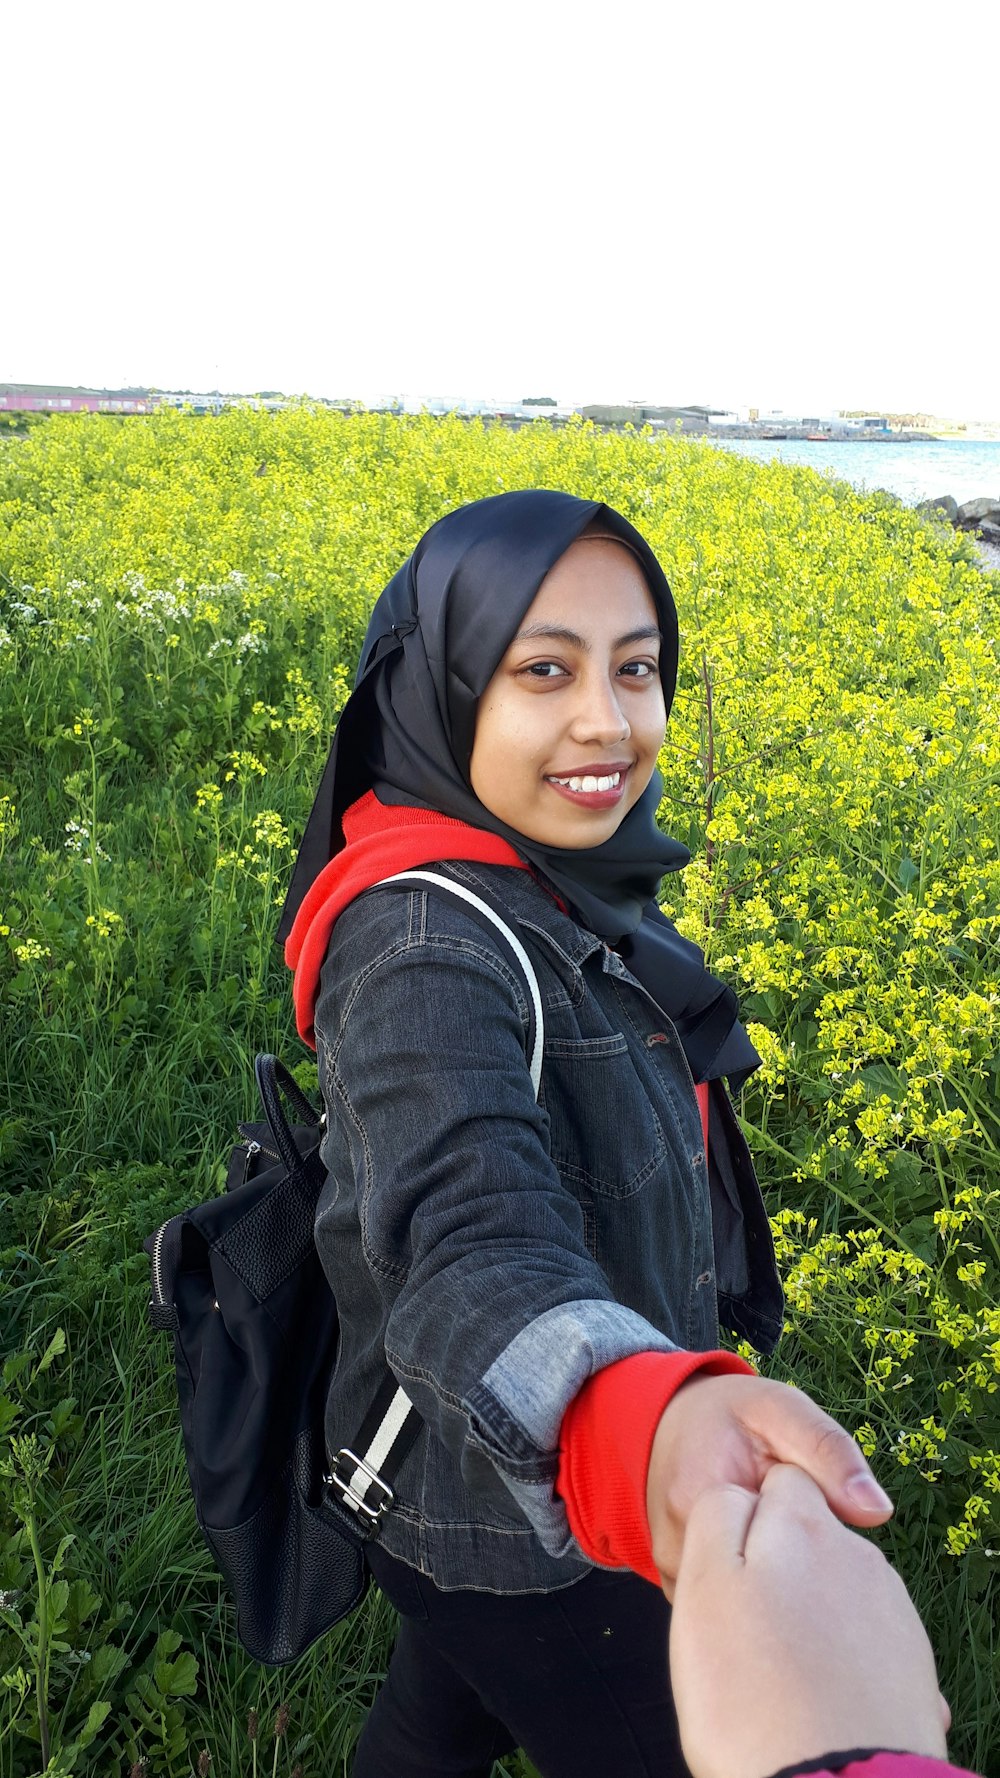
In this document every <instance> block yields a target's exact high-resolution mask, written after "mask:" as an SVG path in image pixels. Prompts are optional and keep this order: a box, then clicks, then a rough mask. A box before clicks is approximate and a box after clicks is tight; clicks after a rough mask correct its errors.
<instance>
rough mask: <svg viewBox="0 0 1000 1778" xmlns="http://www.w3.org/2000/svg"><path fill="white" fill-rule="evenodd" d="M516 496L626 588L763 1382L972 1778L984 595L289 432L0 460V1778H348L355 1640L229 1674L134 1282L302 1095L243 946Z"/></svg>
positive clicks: (223, 1615)
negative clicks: (664, 622) (469, 508)
mask: <svg viewBox="0 0 1000 1778" xmlns="http://www.w3.org/2000/svg"><path fill="white" fill-rule="evenodd" d="M524 486H547V487H561V488H566V489H569V490H571V491H573V492H575V493H581V494H586V495H593V496H596V497H598V498H602V499H605V500H607V501H608V502H609V503H610V504H612V505H613V506H615V507H617V508H618V509H619V510H620V511H622V512H623V513H625V514H626V516H627V517H628V518H630V519H631V520H632V521H633V523H635V524H636V525H637V526H638V527H639V528H640V529H641V530H642V531H643V533H644V534H645V535H646V536H647V537H648V538H649V540H650V542H651V544H652V545H653V547H654V549H655V550H656V551H657V553H658V555H659V557H660V559H661V561H662V562H663V564H664V567H665V569H666V571H667V575H668V578H669V579H670V581H671V585H672V587H673V590H674V594H675V597H676V599H677V604H678V608H679V612H680V623H681V649H682V652H681V672H680V681H679V687H678V695H677V699H676V703H675V706H674V711H673V714H672V717H671V721H670V725H669V728H668V737H667V743H666V746H665V749H664V754H663V761H662V765H663V774H664V783H665V792H664V801H663V808H662V819H663V822H664V825H665V826H667V827H668V828H669V829H670V831H672V832H673V833H675V834H676V835H677V836H678V837H679V838H681V839H683V840H684V841H685V842H686V843H687V844H688V846H689V847H690V849H691V852H692V855H693V861H692V863H691V865H690V866H689V867H688V869H687V870H686V871H685V872H684V873H683V874H682V875H679V876H677V877H673V878H668V879H667V880H666V881H665V883H664V905H665V907H666V908H667V910H668V912H670V913H672V914H673V915H674V917H675V918H677V920H678V923H679V924H680V926H681V929H682V930H683V931H684V932H685V933H687V934H688V935H689V936H690V937H692V938H695V939H696V940H697V941H698V942H699V943H700V944H702V945H703V946H704V947H705V949H706V951H707V953H708V956H709V960H710V962H711V964H712V966H713V967H714V968H715V969H716V970H717V971H718V972H719V973H720V974H723V975H725V976H727V977H728V978H729V979H730V980H731V981H732V982H733V984H734V986H735V987H736V988H737V990H738V991H739V993H740V996H741V1000H742V1004H743V1008H744V1016H745V1018H746V1019H747V1021H748V1023H749V1025H750V1028H751V1032H752V1035H753V1037H754V1040H755V1042H756V1044H757V1047H758V1049H759V1050H760V1052H761V1055H762V1057H763V1060H764V1066H763V1068H762V1069H761V1070H760V1071H759V1073H758V1074H757V1075H756V1076H755V1077H754V1079H753V1080H752V1081H751V1083H750V1084H749V1086H748V1087H747V1089H746V1091H745V1093H744V1096H743V1100H742V1103H741V1106H740V1111H741V1115H742V1118H743V1120H744V1124H745V1127H746V1129H747V1133H748V1136H749V1139H750V1141H751V1145H752V1146H753V1148H754V1150H755V1153H756V1156H757V1161H758V1170H759V1172H760V1175H761V1179H762V1182H763V1184H764V1187H765V1193H766V1195H767V1197H768V1201H769V1207H770V1209H771V1212H772V1217H773V1226H774V1232H775V1237H776V1241H777V1246H778V1254H779V1260H780V1263H781V1267H782V1271H783V1274H784V1277H785V1282H786V1292H787V1303H788V1309H787V1330H786V1337H785V1339H784V1341H783V1342H782V1345H781V1347H780V1348H779V1351H778V1354H777V1355H776V1356H775V1358H774V1359H773V1360H770V1361H766V1363H764V1364H763V1365H762V1368H763V1369H766V1370H767V1372H768V1374H770V1375H774V1376H777V1377H781V1378H782V1379H784V1380H786V1381H791V1382H796V1383H798V1384H800V1385H801V1386H802V1387H804V1388H806V1389H808V1390H809V1391H810V1392H811V1393H812V1394H813V1395H814V1396H815V1397H816V1398H817V1399H818V1400H819V1401H820V1402H822V1404H823V1405H824V1406H825V1407H827V1408H828V1409H829V1410H830V1411H831V1412H832V1413H834V1414H835V1415H836V1416H837V1417H838V1418H839V1419H841V1420H842V1421H843V1422H844V1424H846V1425H847V1426H848V1427H849V1428H850V1430H851V1431H852V1432H853V1433H854V1435H855V1436H856V1437H857V1438H858V1440H859V1443H860V1444H861V1445H862V1447H863V1449H864V1450H865V1452H866V1453H867V1454H868V1455H869V1457H870V1460H871V1463H872V1465H873V1467H874V1469H875V1471H876V1473H877V1474H878V1476H879V1479H880V1480H881V1481H882V1482H883V1484H884V1485H885V1486H886V1488H887V1489H888V1491H889V1493H890V1494H891V1495H892V1497H893V1499H894V1501H895V1503H896V1509H897V1510H896V1514H895V1517H894V1519H893V1521H892V1524H891V1525H890V1526H889V1527H887V1528H886V1529H885V1530H884V1531H883V1532H880V1533H879V1534H878V1538H879V1541H880V1542H881V1543H882V1544H883V1547H885V1549H886V1550H887V1552H889V1553H891V1554H892V1555H893V1557H894V1559H895V1560H896V1561H898V1563H899V1564H900V1566H901V1568H902V1570H903V1572H904V1574H905V1576H906V1579H907V1581H908V1583H909V1585H910V1586H911V1589H912V1590H913V1592H914V1594H915V1596H916V1598H917V1601H918V1604H919V1606H920V1608H921V1610H922V1612H923V1614H924V1617H925V1621H927V1623H928V1627H929V1629H930V1633H931V1637H932V1641H933V1642H934V1646H935V1649H936V1652H937V1655H938V1659H939V1666H940V1672H941V1678H942V1686H943V1689H944V1691H945V1693H946V1695H947V1696H948V1697H949V1699H950V1702H951V1706H952V1711H953V1715H954V1719H955V1727H954V1731H953V1736H952V1741H951V1751H952V1757H953V1758H954V1759H956V1760H957V1761H958V1762H959V1763H965V1764H968V1765H971V1766H972V1767H974V1768H975V1769H976V1770H978V1771H981V1772H984V1773H986V1774H988V1778H998V1775H1000V1751H998V1750H1000V1702H998V1694H1000V1687H998V1684H997V1673H998V1656H1000V1647H998V1619H1000V1611H998V1601H1000V1585H998V1579H997V1571H998V1563H1000V1387H998V1386H1000V1310H998V1308H997V1306H996V1305H997V1303H998V1301H1000V1288H998V1287H1000V1162H998V1154H1000V1148H998V1145H1000V1109H998V1076H1000V672H998V666H1000V661H998V654H1000V576H995V575H988V574H983V573H981V572H980V571H979V569H978V568H977V567H976V566H975V565H974V564H973V562H972V560H971V550H970V546H969V545H968V544H967V543H966V542H965V541H964V540H962V539H961V538H956V536H954V535H953V534H952V533H951V532H950V531H948V532H947V533H940V534H939V533H936V532H934V531H932V530H931V529H930V528H928V527H927V525H926V524H924V523H923V522H922V521H920V520H919V519H917V517H916V516H915V515H914V514H913V513H911V512H909V511H907V510H905V509H904V508H902V507H901V506H900V505H899V504H898V503H897V502H896V501H895V500H893V499H891V498H890V497H889V496H887V495H867V496H862V495H860V494H857V493H855V492H854V491H853V490H852V489H850V488H849V487H847V486H846V485H845V484H843V483H835V482H831V481H826V480H824V479H822V478H820V477H818V476H816V475H815V474H814V473H813V472H811V471H809V470H805V469H796V468H792V467H788V466H781V465H777V464H775V465H770V466H761V465H758V464H755V463H752V462H750V461H748V460H745V459H742V458H739V457H737V456H733V455H727V454H726V453H724V452H721V451H717V450H715V449H713V448H712V447H711V446H709V445H704V444H699V443H691V442H687V441H682V440H670V439H663V438H653V437H652V436H642V435H635V434H631V433H626V434H602V433H599V432H597V431H595V430H594V429H593V428H592V427H590V426H589V425H586V424H583V423H579V424H571V425H569V426H567V427H566V428H564V429H562V430H553V429H552V428H550V426H549V425H548V424H547V423H545V422H539V423H537V424H536V425H534V426H532V427H530V428H526V429H524V430H522V431H519V432H513V431H508V430H505V429H503V428H500V427H490V426H484V425H483V424H481V423H479V422H472V423H468V422H464V421H461V420H459V419H446V420H436V419H432V418H430V417H420V418H413V419H398V418H393V417H390V416H383V415H376V414H367V415H366V414H359V415H354V416H351V417H338V416H335V415H332V414H330V413H328V412H325V411H323V410H316V409H312V408H310V407H309V406H307V405H303V406H302V407H300V408H294V409H290V410H287V411H284V412H281V413H277V414H274V415H263V414H258V413H255V412H253V411H251V410H249V409H236V410H232V411H230V412H228V413H226V414H224V415H222V416H220V417H218V418H212V419H208V418H206V419H196V418H194V417H193V416H191V415H186V414H178V413H174V412H164V413H159V414H157V415H155V416H151V417H148V418H131V419H128V420H125V421H119V420H115V419H110V418H103V417H97V416H80V417H79V418H57V419H54V420H52V421H50V422H48V423H47V424H46V425H44V426H38V427H35V428H33V429H32V431H31V433H30V435H29V437H28V438H27V439H25V440H21V439H18V438H15V437H13V436H11V437H5V438H2V439H0V883H2V887H0V999H2V1006H3V1019H4V1025H3V1030H4V1044H3V1058H2V1062H3V1081H2V1087H3V1104H4V1108H3V1109H0V1161H2V1165H3V1174H4V1182H5V1184H4V1195H3V1198H2V1200H0V1214H2V1226H0V1248H2V1257H3V1265H4V1287H3V1288H4V1310H3V1313H4V1322H5V1326H4V1333H3V1349H4V1351H6V1352H8V1353H9V1354H11V1356H10V1358H9V1359H8V1360H7V1363H6V1365H5V1368H4V1381H3V1386H2V1389H0V1514H2V1519H0V1673H3V1674H6V1679H5V1681H4V1687H3V1690H2V1692H0V1712H6V1713H7V1718H8V1723H7V1726H5V1727H0V1778H28V1775H29V1774H33V1773H35V1772H37V1771H39V1770H40V1769H41V1763H40V1761H41V1753H42V1748H43V1747H44V1749H45V1751H46V1753H47V1754H48V1755H49V1756H50V1757H53V1758H58V1759H59V1760H61V1762H62V1763H61V1764H59V1765H58V1766H57V1767H55V1768H53V1770H58V1771H59V1772H60V1773H63V1772H71V1771H73V1772H88V1771H94V1772H98V1771H99V1772H101V1773H110V1772H116V1773H117V1772H119V1771H120V1772H123V1773H124V1772H127V1771H128V1770H129V1767H130V1766H131V1765H132V1764H133V1763H134V1762H135V1761H138V1760H140V1759H145V1760H146V1761H148V1771H149V1772H150V1773H167V1774H171V1775H173V1774H186V1773H189V1772H190V1771H191V1770H193V1769H194V1763H195V1761H196V1759H197V1755H198V1751H199V1750H200V1749H201V1748H207V1749H208V1750H209V1751H210V1752H211V1755H212V1761H213V1764H212V1771H213V1773H215V1774H228V1773H232V1774H233V1778H236V1774H243V1773H245V1772H247V1771H249V1769H250V1764H251V1761H250V1748H249V1746H248V1744H247V1742H246V1740H245V1727H244V1725H245V1721H246V1712H247V1710H248V1709H250V1708H257V1709H259V1710H260V1712H261V1721H262V1723H263V1722H264V1721H265V1718H266V1716H267V1712H268V1711H270V1712H271V1716H272V1717H273V1713H274V1710H275V1709H276V1708H277V1706H278V1704H279V1703H281V1702H286V1703H287V1704H288V1706H289V1709H290V1727H289V1730H288V1733H287V1735H285V1736H282V1737H281V1738H280V1740H279V1742H278V1743H275V1751H276V1753H277V1754H278V1758H279V1763H278V1767H277V1769H278V1770H281V1771H288V1772H291V1770H292V1769H293V1767H294V1766H295V1764H296V1763H297V1762H298V1763H300V1764H301V1765H302V1768H303V1772H304V1773H305V1774H306V1775H307V1778H308V1775H309V1774H311V1773H315V1774H319V1773H320V1772H322V1773H332V1772H334V1771H337V1772H339V1771H342V1770H344V1769H345V1767H344V1764H343V1762H344V1760H345V1758H346V1757H347V1752H348V1750H349V1747H350V1745H351V1743H352V1738H353V1735H354V1734H355V1732H356V1729H357V1724H358V1721H359V1719H360V1714H361V1712H362V1710H363V1709H364V1708H365V1707H366V1705H367V1702H368V1701H369V1699H370V1697H371V1694H372V1690H373V1687H374V1684H375V1681H376V1677H377V1672H378V1668H379V1663H380V1661H381V1660H382V1659H383V1658H384V1650H385V1638H386V1634H387V1625H386V1620H385V1616H384V1613H382V1612H381V1608H373V1609H372V1610H368V1611H366V1612H364V1613H361V1614H359V1616H358V1618H357V1619H356V1620H355V1621H354V1622H353V1623H352V1624H349V1625H347V1626H345V1627H342V1628H341V1629H340V1630H338V1631H337V1632H335V1633H334V1635H333V1636H331V1638H330V1639H329V1640H328V1642H327V1643H326V1644H325V1645H324V1646H323V1648H322V1649H320V1650H318V1651H316V1652H315V1653H314V1654H312V1655H311V1656H309V1657H307V1658H306V1659H305V1660H304V1661H303V1662H302V1663H300V1665H299V1666H298V1667H296V1668H295V1669H293V1670H291V1672H290V1673H289V1674H288V1675H284V1676H273V1675H272V1676H262V1675H261V1673H260V1670H259V1669H255V1668H254V1667H253V1666H252V1665H251V1664H250V1663H249V1662H248V1661H246V1660H244V1659H243V1658H242V1657H240V1656H239V1655H238V1654H237V1653H235V1652H234V1648H233V1643H232V1638H231V1636H229V1634H228V1631H229V1628H230V1626H229V1624H228V1618H227V1611H228V1607H227V1606H226V1605H225V1603H224V1602H223V1601H222V1600H221V1599H220V1592H219V1586H218V1584H217V1582H216V1579H215V1577H214V1573H213V1570H212V1568H211V1565H210V1563H209V1560H208V1558H207V1556H205V1555H204V1554H203V1553H202V1551H201V1549H200V1546H199V1545H198V1543H197V1534H196V1531H195V1528H194V1519H193V1513H192V1511H191V1507H190V1502H189V1499H188V1497H187V1493H186V1479H185V1477H184V1474H183V1466H182V1460H181V1456H180V1450H179V1440H178V1437H177V1434H176V1431H175V1428H174V1424H173V1420H172V1412H173V1409H172V1403H171V1397H170V1387H169V1376H168V1375H167V1354H166V1350H165V1348H164V1347H162V1346H161V1345H160V1344H159V1343H154V1342H153V1341H152V1340H151V1338H150V1337H149V1336H148V1335H147V1333H146V1329H145V1325H144V1313H145V1296H146V1271H147V1268H146V1259H145V1256H144V1255H143V1254H142V1252H141V1250H140V1246H139V1244H140V1242H141V1238H142V1236H143V1235H144V1234H146V1233H147V1232H148V1231H149V1230H150V1229H151V1228H152V1227H154V1226H155V1225H156V1223H157V1222H158V1221H162V1220H163V1217H164V1216H165V1215H167V1214H169V1213H170V1212H171V1211H172V1210H174V1209H177V1208H179V1207H180V1206H182V1205H183V1204H185V1203H188V1202H194V1201H196V1200H197V1199H198V1198H199V1197H202V1196H204V1195H206V1193H207V1192H208V1191H210V1190H211V1189H213V1187H215V1186H217V1185H218V1184H219V1183H220V1178H221V1174H220V1167H221V1163H222V1161H223V1159H224V1157H225V1154H226V1152H227V1149H228V1145H229V1143H230V1141H231V1140H232V1138H233V1135H234V1126H235V1123H236V1120H237V1118H238V1117H239V1116H247V1115H249V1114H250V1112H251V1109H252V1102H253V1092H252V1074H251V1072H250V1069H249V1066H248V1062H249V1058H251V1057H252V1055H253V1053H254V1051H255V1050H257V1049H270V1048H273V1049H276V1050H278V1051H279V1052H280V1053H283V1054H285V1055H286V1056H288V1057H290V1058H292V1059H295V1058H301V1059H302V1060H301V1067H300V1068H299V1069H298V1072H299V1076H300V1078H301V1080H302V1081H303V1083H304V1084H310V1083H311V1080H312V1079H313V1078H314V1075H313V1074H312V1073H311V1064H310V1062H309V1061H308V1059H306V1058H305V1053H304V1051H303V1050H302V1049H301V1046H298V1045H297V1040H296V1039H295V1037H294V1033H293V1027H292V1020H291V1015H290V995H289V991H288V989H289V983H288V980H287V979H286V974H285V971H284V967H283V964H282V961H281V958H280V954H279V953H278V952H277V950H276V949H275V946H274V943H273V928H274V922H275V917H276V907H277V904H278V903H279V902H280V900H281V898H282V893H283V886H284V884H285V881H286V877H287V872H288V867H289V861H290V855H291V852H292V849H293V847H294V844H295V838H296V836H297V834H298V832H299V831H300V829H301V826H302V823H303V820H304V817H305V814H306V812H307V810H308V807H309V803H310V799H311V792H312V788H313V786H314V783H315V780H316V777H317V773H318V770H319V767H320V765H321V762H322V760H323V758H324V757H325V753H326V749H327V745H328V740H329V734H330V731H331V728H332V725H333V722H334V720H335V717H336V713H337V711H338V709H339V708H340V707H341V706H342V704H343V702H344V699H345V698H346V696H347V693H348V690H349V686H350V682H351V678H352V674H353V667H354V661H355V656H356V653H357V649H358V645H359V642H360V639H361V636H362V634H363V631H364V626H365V622H366V617H367V613H368V610H369V609H370V607H371V604H372V602H373V600H374V598H375V596H376V595H377V593H378V592H379V590H380V589H381V587H382V586H383V584H384V583H385V581H386V580H387V579H388V578H389V576H390V575H391V573H392V572H393V571H394V570H395V568H396V567H397V566H398V565H399V563H400V561H401V560H402V559H403V557H404V556H405V555H406V554H407V553H408V552H409V550H410V548H411V547H412V545H413V544H414V542H415V541H416V539H417V538H418V536H419V535H420V534H421V532H422V531H423V530H424V529H425V528H426V526H427V525H428V524H430V523H431V522H432V521H433V520H434V519H435V518H436V517H438V516H439V515H440V514H441V513H442V512H444V511H447V510H448V509H449V508H451V507H453V506H455V505H457V504H459V503H461V502H462V501H464V500H468V499H472V498H476V497H478V496H481V495H485V494H489V493H494V492H498V491H500V490H501V489H506V488H514V487H524ZM270 1720H271V1718H270V1717H268V1718H267V1721H268V1723H269V1722H270ZM269 1732H270V1731H269V1729H268V1733H269ZM261 1733H262V1734H263V1733H264V1731H263V1729H262V1731H261ZM267 1757H268V1758H269V1759H270V1757H271V1743H270V1742H268V1745H267ZM510 1769H511V1770H517V1771H524V1770H526V1768H524V1767H523V1766H511V1768H510Z"/></svg>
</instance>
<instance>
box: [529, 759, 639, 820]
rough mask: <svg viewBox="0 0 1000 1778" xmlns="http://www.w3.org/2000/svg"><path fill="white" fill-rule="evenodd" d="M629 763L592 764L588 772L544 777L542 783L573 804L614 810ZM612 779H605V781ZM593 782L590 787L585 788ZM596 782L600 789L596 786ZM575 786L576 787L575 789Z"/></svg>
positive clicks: (623, 787) (620, 797)
mask: <svg viewBox="0 0 1000 1778" xmlns="http://www.w3.org/2000/svg"><path fill="white" fill-rule="evenodd" d="M630 770H631V767H630V766H624V765H610V766H604V767H603V768H601V767H599V766H595V767H591V768H590V769H589V770H588V771H582V772H572V773H569V772H567V773H565V774H561V775H560V777H558V778H556V777H547V778H546V780H545V782H546V784H548V785H549V786H550V788H551V789H552V790H554V791H556V792H557V793H558V795H559V796H562V797H565V798H566V800H567V802H571V803H575V804H576V806H577V807H578V808H584V809H613V808H614V807H615V805H616V804H617V803H620V802H621V800H622V797H623V796H624V795H625V785H626V781H627V779H628V774H629V771H630ZM609 779H610V780H612V782H610V783H609V782H608V780H609ZM585 785H592V786H593V788H592V789H585V788H584V786H585ZM598 785H601V786H603V788H601V789H598V788H597V787H598ZM574 786H576V788H574Z"/></svg>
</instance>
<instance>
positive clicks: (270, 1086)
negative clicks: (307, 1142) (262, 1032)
mask: <svg viewBox="0 0 1000 1778" xmlns="http://www.w3.org/2000/svg"><path fill="white" fill-rule="evenodd" d="M253 1071H254V1075H255V1077H256V1081H257V1087H258V1090H259V1092H260V1097H261V1103H262V1104H263V1107H264V1116H265V1117H266V1118H267V1125H268V1129H269V1130H270V1132H271V1135H272V1136H273V1137H274V1145H275V1147H276V1149H277V1150H278V1153H279V1155H280V1156H281V1159H282V1161H283V1163H284V1166H285V1170H286V1172H288V1173H292V1174H294V1175H296V1176H298V1175H299V1174H300V1173H301V1171H302V1156H301V1155H300V1153H299V1151H298V1148H297V1147H296V1145H295V1138H294V1136H293V1135H292V1132H291V1130H290V1129H289V1127H288V1122H287V1119H286V1117H285V1113H284V1108H283V1106H282V1103H281V1099H282V1094H284V1097H285V1098H286V1099H287V1100H288V1102H289V1104H290V1105H292V1106H293V1107H294V1109H295V1110H296V1111H297V1112H298V1114H299V1116H300V1117H301V1119H302V1121H303V1123H306V1124H311V1125H313V1126H314V1127H315V1126H316V1125H317V1124H320V1123H322V1121H323V1120H322V1118H321V1117H320V1115H319V1113H318V1111H317V1110H316V1108H315V1106H313V1105H311V1104H310V1103H309V1100H308V1099H307V1098H306V1095H305V1093H304V1092H303V1091H302V1088H301V1087H300V1086H299V1084H298V1082H297V1081H296V1080H293V1079H292V1076H291V1075H290V1074H289V1072H288V1069H287V1068H286V1067H285V1065H284V1063H283V1062H279V1061H278V1058H277V1056H269V1055H259V1056H255V1057H254V1063H253Z"/></svg>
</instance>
